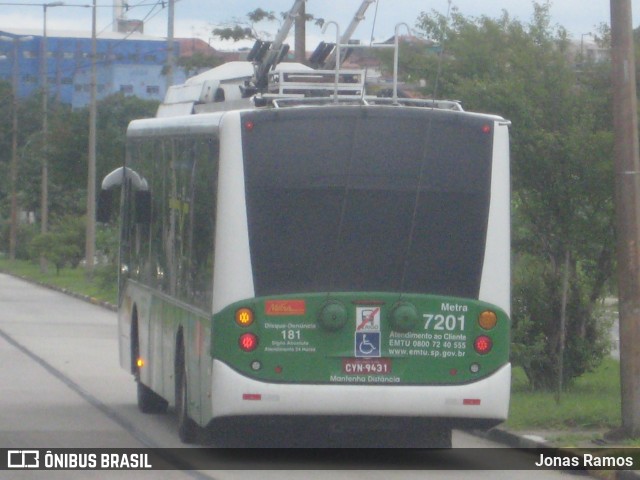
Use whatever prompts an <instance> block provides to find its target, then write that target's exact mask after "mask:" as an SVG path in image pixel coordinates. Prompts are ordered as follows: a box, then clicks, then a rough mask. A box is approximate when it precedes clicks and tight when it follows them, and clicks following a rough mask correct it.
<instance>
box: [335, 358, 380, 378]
mask: <svg viewBox="0 0 640 480" xmlns="http://www.w3.org/2000/svg"><path fill="white" fill-rule="evenodd" d="M342 372H343V373H346V374H347V375H362V374H369V373H375V374H378V375H386V374H389V373H391V359H390V358H345V359H343V360H342Z"/></svg>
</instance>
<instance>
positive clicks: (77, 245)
mask: <svg viewBox="0 0 640 480" xmlns="http://www.w3.org/2000/svg"><path fill="white" fill-rule="evenodd" d="M84 225H85V222H84V219H83V218H82V217H70V216H67V217H63V218H62V219H61V220H60V221H59V222H58V223H57V224H55V225H54V226H53V227H52V228H51V230H50V231H49V232H47V233H41V234H38V235H36V236H35V238H34V239H33V240H32V241H31V243H30V245H29V253H30V257H31V259H33V260H35V259H37V258H40V257H44V258H46V259H47V260H48V261H49V262H51V263H53V264H54V265H55V267H56V273H58V274H59V273H60V269H61V268H62V267H64V266H66V265H69V266H71V267H74V268H75V267H77V266H78V264H79V263H80V260H81V259H82V257H83V252H84V244H85V226H84Z"/></svg>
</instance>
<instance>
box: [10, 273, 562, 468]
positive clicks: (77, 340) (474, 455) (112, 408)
mask: <svg viewBox="0 0 640 480" xmlns="http://www.w3.org/2000/svg"><path fill="white" fill-rule="evenodd" d="M117 355H118V346H117V337H116V315H115V314H114V313H113V312H110V311H108V310H105V309H103V308H101V307H97V306H95V305H91V304H89V303H86V302H83V301H80V300H77V299H74V298H71V297H69V296H66V295H64V294H61V293H58V292H54V291H52V290H48V289H45V288H42V287H38V286H34V285H31V284H29V283H26V282H23V281H21V280H17V279H15V278H13V277H9V276H7V275H4V274H0V392H1V393H0V448H11V449H14V448H46V449H54V448H78V447H82V448H149V447H150V448H182V447H184V445H183V444H182V443H181V442H180V440H179V439H178V437H177V434H176V421H175V417H174V415H173V414H172V413H171V412H170V413H169V414H168V415H143V414H141V413H140V412H139V411H138V409H137V407H136V398H135V384H134V382H133V379H132V377H131V375H129V374H128V373H127V372H125V371H124V370H122V369H120V367H119V365H118V357H117ZM454 447H458V448H461V449H460V450H457V449H453V450H451V451H447V452H438V451H422V450H409V451H402V450H388V451H380V450H375V451H371V452H369V451H366V450H364V449H363V450H360V451H358V450H355V451H354V450H344V451H340V450H315V451H314V450H288V451H285V450H276V451H272V452H269V451H267V450H251V449H248V450H245V451H238V450H225V449H203V450H198V451H195V452H193V451H190V452H189V453H193V455H192V457H193V458H195V459H196V460H198V459H199V460H201V461H202V463H198V464H199V465H203V466H205V467H206V468H212V469H215V471H214V470H209V471H206V472H204V471H202V472H197V471H185V472H182V471H174V470H170V471H163V472H139V471H138V472H112V471H108V472H105V471H101V472H97V471H96V472H86V471H84V472H70V471H56V472H52V471H47V472H25V471H21V472H17V471H4V472H3V471H0V478H11V479H13V478H18V479H20V478H47V479H50V478H52V479H58V478H59V479H63V478H64V479H67V478H71V479H73V478H96V479H97V478H108V479H111V478H160V477H161V478H163V479H164V478H166V479H169V480H171V479H183V478H198V479H205V478H215V479H236V478H237V479H242V480H247V479H249V478H264V479H270V478H278V479H279V478H302V477H303V478H308V479H317V478H330V479H350V480H354V479H367V480H374V479H383V478H384V479H388V478H398V479H400V478H402V479H413V478H427V477H428V478H430V479H432V478H435V479H438V478H456V479H457V478H473V479H477V478H491V479H495V480H498V479H503V478H504V479H519V478H522V479H525V478H526V479H529V478H533V475H535V478H543V479H556V478H567V476H568V475H567V474H564V473H560V472H554V471H536V472H535V473H534V472H532V471H526V470H521V471H503V470H482V469H487V468H494V467H498V468H500V467H502V466H506V465H508V464H507V463H503V462H504V461H506V459H507V458H508V459H517V458H518V456H519V455H525V454H523V453H520V452H512V451H507V450H505V451H504V452H505V455H501V454H500V450H496V449H498V448H500V447H501V445H498V444H494V443H492V442H489V441H486V440H483V439H480V438H477V437H474V436H472V435H469V434H466V433H464V432H454ZM486 447H489V448H492V450H490V451H487V454H485V455H483V454H482V453H481V452H480V453H478V450H475V449H479V448H486ZM467 449H472V450H467ZM489 452H492V453H491V454H489ZM496 452H498V453H497V454H496ZM425 468H428V469H429V470H426V469H425ZM434 468H435V470H434ZM478 469H481V470H478Z"/></svg>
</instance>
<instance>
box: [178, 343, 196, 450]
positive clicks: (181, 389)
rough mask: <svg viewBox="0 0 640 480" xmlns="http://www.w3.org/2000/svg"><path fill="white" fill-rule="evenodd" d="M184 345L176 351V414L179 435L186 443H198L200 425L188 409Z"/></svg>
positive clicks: (179, 346) (180, 345)
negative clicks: (192, 417)
mask: <svg viewBox="0 0 640 480" xmlns="http://www.w3.org/2000/svg"><path fill="white" fill-rule="evenodd" d="M184 357H185V355H184V346H183V345H182V344H181V343H179V344H178V351H177V352H176V375H175V379H176V387H175V389H176V416H177V418H178V436H179V437H180V440H182V442H184V443H196V440H197V438H198V434H199V430H200V429H199V427H198V425H197V424H196V422H194V421H193V420H192V419H191V417H189V410H188V404H189V399H188V394H189V393H188V392H189V388H188V384H187V367H186V362H185V358H184Z"/></svg>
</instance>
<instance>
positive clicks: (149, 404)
mask: <svg viewBox="0 0 640 480" xmlns="http://www.w3.org/2000/svg"><path fill="white" fill-rule="evenodd" d="M136 383H137V386H138V388H137V390H138V409H139V410H140V411H141V412H142V413H166V412H167V409H168V408H169V403H168V402H167V401H166V400H165V399H164V398H162V397H161V396H160V395H158V394H157V393H156V392H154V391H153V390H151V389H150V388H149V387H147V386H146V385H145V384H143V383H142V382H141V381H140V380H137V381H136Z"/></svg>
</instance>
